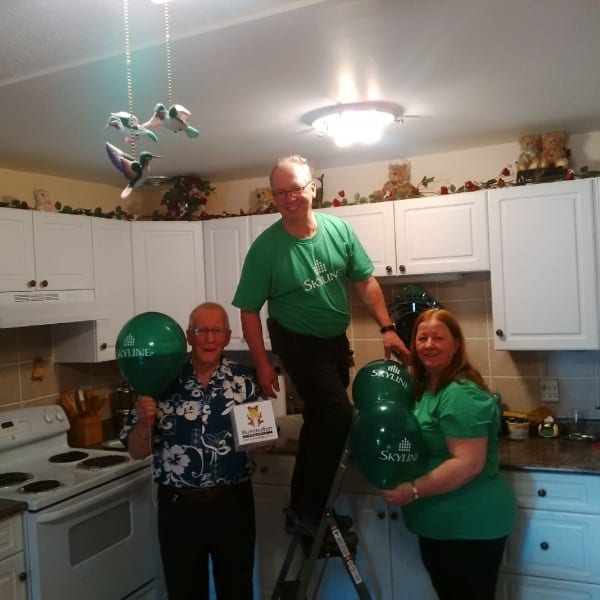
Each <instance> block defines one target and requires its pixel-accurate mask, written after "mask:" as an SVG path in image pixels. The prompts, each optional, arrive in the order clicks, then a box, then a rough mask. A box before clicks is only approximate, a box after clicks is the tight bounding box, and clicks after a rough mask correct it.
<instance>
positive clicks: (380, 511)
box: [377, 510, 385, 521]
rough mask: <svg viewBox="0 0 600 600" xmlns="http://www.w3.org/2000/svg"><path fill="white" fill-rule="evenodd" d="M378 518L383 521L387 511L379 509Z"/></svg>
mask: <svg viewBox="0 0 600 600" xmlns="http://www.w3.org/2000/svg"><path fill="white" fill-rule="evenodd" d="M377 518H378V519H379V520H380V521H382V520H383V519H385V512H384V511H382V510H379V511H377Z"/></svg>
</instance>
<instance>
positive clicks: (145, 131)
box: [104, 0, 200, 199]
mask: <svg viewBox="0 0 600 600" xmlns="http://www.w3.org/2000/svg"><path fill="white" fill-rule="evenodd" d="M164 20H165V50H166V61H167V88H168V96H169V103H168V108H167V106H165V104H163V103H162V102H157V103H156V104H155V106H154V110H153V113H152V116H151V117H150V119H149V120H148V121H146V122H145V123H141V124H140V122H139V119H138V118H137V117H136V116H135V115H134V114H133V86H132V74H131V47H130V36H129V4H128V0H123V21H124V25H125V64H126V72H127V98H128V109H129V111H128V112H126V111H119V112H112V113H110V116H109V118H108V120H107V122H106V125H105V127H104V128H105V129H106V128H108V127H111V128H113V129H116V130H117V131H119V132H122V131H123V130H126V131H127V133H126V136H125V143H126V144H129V147H130V151H129V152H124V151H123V150H121V149H120V148H118V147H117V146H114V145H112V144H110V143H109V142H106V152H107V154H108V157H109V159H110V162H111V163H112V164H113V166H115V167H116V168H117V169H118V170H119V171H121V173H122V174H123V175H124V176H125V178H126V179H127V180H128V183H127V185H126V187H125V188H124V189H123V191H122V192H121V198H123V199H125V198H127V197H128V196H129V194H131V192H132V191H133V190H134V189H135V188H138V187H140V186H141V185H142V184H143V183H144V181H145V180H146V179H147V178H148V176H149V171H150V161H151V160H152V159H153V158H163V157H162V156H158V155H156V154H153V153H152V152H148V151H144V152H141V153H140V156H139V159H138V158H137V157H136V142H137V141H141V140H142V139H148V140H151V141H153V142H158V136H157V135H156V133H154V131H152V129H155V128H157V127H160V126H163V127H165V128H166V129H168V130H170V131H172V132H173V133H178V132H180V131H183V132H184V135H185V136H186V137H188V138H196V137H198V136H199V135H200V132H199V131H198V130H197V129H196V128H194V127H192V126H191V125H190V124H189V123H188V122H187V120H186V119H187V117H189V116H191V113H190V111H189V110H188V109H187V108H185V107H184V106H182V105H181V104H175V103H174V101H173V78H172V74H171V35H170V32H169V9H168V7H167V3H165V4H164Z"/></svg>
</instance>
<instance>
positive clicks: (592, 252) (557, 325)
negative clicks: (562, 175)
mask: <svg viewBox="0 0 600 600" xmlns="http://www.w3.org/2000/svg"><path fill="white" fill-rule="evenodd" d="M595 186H596V182H595V181H593V180H592V179H583V180H576V181H559V182H554V183H542V184H535V185H527V186H517V187H510V188H504V189H497V190H491V191H490V192H489V205H488V214H489V230H490V263H491V269H490V271H491V284H492V315H493V328H494V331H495V337H494V343H495V348H496V349H497V350H588V349H597V348H599V347H600V340H599V335H598V295H597V260H598V259H597V250H596V245H595V244H596V241H595V232H594V223H595V213H596V211H597V210H598V207H597V203H598V200H597V198H596V196H595Z"/></svg>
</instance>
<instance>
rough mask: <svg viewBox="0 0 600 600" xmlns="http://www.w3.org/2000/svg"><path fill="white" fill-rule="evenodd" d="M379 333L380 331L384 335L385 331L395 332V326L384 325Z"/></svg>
mask: <svg viewBox="0 0 600 600" xmlns="http://www.w3.org/2000/svg"><path fill="white" fill-rule="evenodd" d="M379 331H381V333H385V332H386V331H396V326H395V325H386V326H385V327H382V328H381V329H380V330H379Z"/></svg>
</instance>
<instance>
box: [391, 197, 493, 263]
mask: <svg viewBox="0 0 600 600" xmlns="http://www.w3.org/2000/svg"><path fill="white" fill-rule="evenodd" d="M393 204H394V220H395V235H396V263H395V265H396V266H395V272H394V274H399V275H421V274H428V273H460V272H467V271H487V270H489V268H490V261H489V247H488V224H487V198H486V193H485V192H484V191H476V192H465V193H462V194H452V195H447V196H435V197H430V198H411V199H409V200H396V201H394V203H393Z"/></svg>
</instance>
